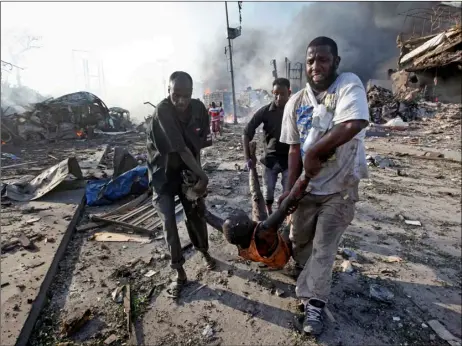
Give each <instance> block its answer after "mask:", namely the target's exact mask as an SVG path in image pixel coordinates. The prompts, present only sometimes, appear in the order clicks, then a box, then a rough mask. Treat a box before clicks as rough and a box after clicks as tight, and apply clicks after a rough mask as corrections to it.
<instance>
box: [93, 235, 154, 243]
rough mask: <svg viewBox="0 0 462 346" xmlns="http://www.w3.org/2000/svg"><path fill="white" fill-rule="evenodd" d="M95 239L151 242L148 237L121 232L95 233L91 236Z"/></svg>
mask: <svg viewBox="0 0 462 346" xmlns="http://www.w3.org/2000/svg"><path fill="white" fill-rule="evenodd" d="M92 239H93V240H95V241H103V242H104V241H108V242H135V243H143V244H148V243H150V242H151V239H149V238H142V237H137V236H132V235H127V234H123V233H112V232H101V233H95V234H94V235H93V237H92Z"/></svg>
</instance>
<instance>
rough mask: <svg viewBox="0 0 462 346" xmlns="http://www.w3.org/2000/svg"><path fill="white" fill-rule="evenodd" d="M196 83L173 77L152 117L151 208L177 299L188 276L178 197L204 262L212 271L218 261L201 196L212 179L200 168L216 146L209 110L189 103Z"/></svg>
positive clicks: (186, 76) (184, 75)
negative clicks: (204, 153) (188, 178)
mask: <svg viewBox="0 0 462 346" xmlns="http://www.w3.org/2000/svg"><path fill="white" fill-rule="evenodd" d="M192 88H193V81H192V78H191V76H190V75H189V74H187V73H186V72H181V71H177V72H174V73H173V74H172V75H171V76H170V80H169V87H168V94H169V95H168V98H166V99H164V100H163V101H161V102H160V103H159V104H158V105H157V107H156V109H155V111H154V114H153V117H152V121H151V127H150V129H149V131H148V139H147V149H148V169H149V179H150V185H151V186H152V188H153V205H154V207H155V208H156V209H157V212H158V215H159V217H160V218H161V219H162V221H163V227H164V237H165V240H166V242H167V246H168V249H169V251H170V255H171V267H172V268H173V269H175V270H176V271H177V277H176V280H174V281H173V283H172V285H171V286H170V287H169V288H168V292H169V294H170V296H172V297H174V298H177V297H178V296H179V294H180V291H181V289H182V287H183V286H184V285H185V284H186V281H187V277H186V272H185V270H184V268H183V265H184V263H185V259H184V257H183V254H182V249H181V243H180V238H179V235H178V228H177V220H176V213H175V196H179V198H180V201H181V204H182V205H183V209H184V212H185V215H186V228H187V230H188V234H189V238H190V239H191V242H192V243H193V245H194V247H195V248H196V250H197V251H199V252H200V253H201V255H202V257H203V260H204V263H205V265H206V267H207V268H208V269H213V268H214V266H215V260H214V259H213V258H212V257H211V256H210V254H209V253H208V250H209V243H208V233H207V224H206V222H205V218H204V212H205V203H204V198H203V196H204V195H205V194H206V191H207V184H208V177H207V175H206V174H205V172H204V171H203V170H202V167H201V160H200V151H201V149H203V148H205V147H209V146H211V145H212V138H211V135H210V123H209V116H208V114H207V109H206V108H205V106H204V104H203V103H202V102H200V101H198V100H196V99H191V95H192ZM185 172H188V173H190V174H192V175H194V176H195V177H196V178H197V183H196V184H195V185H194V186H193V188H192V190H193V192H194V193H195V194H196V196H198V197H199V198H198V199H196V200H194V201H191V200H190V199H189V198H188V197H187V196H186V195H185V193H184V191H183V190H182V189H181V184H182V181H183V178H182V174H184V173H185Z"/></svg>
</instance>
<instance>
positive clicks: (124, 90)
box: [1, 2, 307, 117]
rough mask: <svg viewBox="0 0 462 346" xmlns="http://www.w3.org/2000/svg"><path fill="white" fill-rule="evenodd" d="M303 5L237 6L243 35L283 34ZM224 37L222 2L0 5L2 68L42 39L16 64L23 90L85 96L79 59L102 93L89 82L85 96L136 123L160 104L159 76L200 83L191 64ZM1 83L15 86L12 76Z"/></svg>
mask: <svg viewBox="0 0 462 346" xmlns="http://www.w3.org/2000/svg"><path fill="white" fill-rule="evenodd" d="M306 4H307V3H283V2H249V3H247V2H244V4H243V9H242V26H243V34H242V35H245V30H246V28H260V29H261V28H265V27H268V28H271V29H272V30H274V29H275V27H276V28H277V26H278V25H281V26H282V27H286V26H287V25H290V22H289V21H290V19H291V18H293V17H294V15H295V14H296V13H297V12H298V11H299V10H300V9H301V8H302V7H303V6H304V5H306ZM228 9H229V17H230V26H238V25H239V16H238V6H237V2H234V3H228ZM225 31H226V19H225V5H224V3H223V2H189V3H187V2H166V3H161V2H152V3H140V2H135V3H128V2H127V3H121V2H115V3H107V2H106V3H94V2H77V3H65V2H62V3H55V2H48V3H47V2H44V3H35V2H29V3H14V2H9V3H2V4H1V36H2V37H1V48H2V50H1V52H2V59H3V60H7V61H11V60H12V57H11V55H10V48H11V50H12V51H13V52H18V51H20V50H21V48H20V45H19V44H18V37H20V36H21V35H24V34H30V35H34V36H40V37H41V41H40V45H41V46H42V47H41V48H39V49H33V50H30V51H28V52H26V53H24V54H23V55H22V56H21V60H20V61H18V64H19V65H20V66H21V67H24V68H25V70H24V72H23V73H22V82H23V84H24V85H28V86H30V87H31V88H33V89H35V90H37V91H39V92H40V93H42V94H51V95H53V96H60V95H61V94H64V93H69V92H74V91H79V90H84V89H85V84H84V81H83V66H82V64H83V63H82V57H85V58H87V59H88V61H89V68H90V73H92V72H93V73H96V71H97V65H98V61H101V62H102V63H103V66H104V77H105V90H104V91H105V92H103V91H100V90H98V88H97V81H96V79H93V80H92V87H93V88H92V89H93V90H91V91H93V92H95V93H96V94H97V95H99V96H100V97H102V98H103V100H104V101H105V102H106V103H107V104H108V106H120V107H124V108H128V109H130V110H132V112H134V113H135V114H134V115H135V116H138V117H140V116H142V115H144V109H145V107H146V106H142V103H143V102H144V101H148V100H149V101H152V102H158V101H160V99H161V98H162V97H163V96H164V90H163V85H162V78H163V74H164V75H165V76H166V77H168V75H169V74H170V73H171V72H173V71H174V70H185V71H188V72H190V73H191V74H192V76H193V78H194V79H195V80H196V81H200V80H201V76H200V75H199V68H198V67H197V61H198V57H200V56H201V54H203V47H205V46H208V45H220V46H223V48H224V46H225V45H226V40H225ZM221 34H222V35H221ZM220 35H221V37H223V39H222V40H221V41H220V40H217V37H220ZM238 39H239V38H238ZM73 50H85V51H88V52H89V53H81V52H74V53H73V52H72V51H73ZM223 59H225V56H224V55H223ZM162 60H164V61H167V62H165V63H162ZM268 71H269V67H268ZM269 73H270V72H269ZM8 78H9V81H11V82H12V83H15V78H14V75H10V76H9V77H8ZM138 112H141V113H143V114H139V115H138V114H136V113H138Z"/></svg>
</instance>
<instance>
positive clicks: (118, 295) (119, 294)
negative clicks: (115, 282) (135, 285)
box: [111, 286, 125, 304]
mask: <svg viewBox="0 0 462 346" xmlns="http://www.w3.org/2000/svg"><path fill="white" fill-rule="evenodd" d="M124 288H125V286H119V287H117V288H116V289H115V290H114V291H113V292H112V294H111V297H112V300H113V301H115V302H116V303H118V304H120V303H122V302H123V300H124Z"/></svg>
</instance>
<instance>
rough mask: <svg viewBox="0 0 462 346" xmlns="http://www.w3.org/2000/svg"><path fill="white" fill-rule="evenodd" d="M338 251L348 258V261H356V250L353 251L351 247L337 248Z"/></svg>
mask: <svg viewBox="0 0 462 346" xmlns="http://www.w3.org/2000/svg"><path fill="white" fill-rule="evenodd" d="M339 253H340V254H341V255H342V256H343V257H344V258H346V259H349V260H350V261H357V260H358V255H357V254H356V252H354V251H353V250H351V249H347V248H341V249H339Z"/></svg>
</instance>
